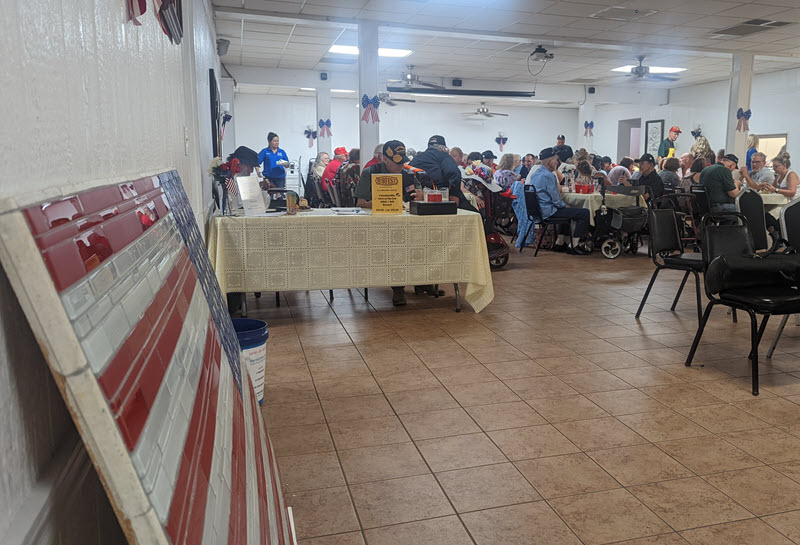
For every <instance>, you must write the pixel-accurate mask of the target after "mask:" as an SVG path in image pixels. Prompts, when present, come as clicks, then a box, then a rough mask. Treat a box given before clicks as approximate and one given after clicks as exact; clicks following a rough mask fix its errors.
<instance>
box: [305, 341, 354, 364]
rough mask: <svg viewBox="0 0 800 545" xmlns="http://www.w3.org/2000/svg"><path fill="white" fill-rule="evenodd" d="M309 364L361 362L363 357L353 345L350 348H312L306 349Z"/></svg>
mask: <svg viewBox="0 0 800 545" xmlns="http://www.w3.org/2000/svg"><path fill="white" fill-rule="evenodd" d="M304 352H305V356H306V360H308V361H309V362H313V363H317V362H325V361H347V360H360V359H361V355H360V354H359V353H358V350H356V347H355V346H353V345H352V344H351V345H349V346H310V347H308V348H306V349H304Z"/></svg>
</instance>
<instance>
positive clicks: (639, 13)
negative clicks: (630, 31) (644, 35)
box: [589, 7, 658, 22]
mask: <svg viewBox="0 0 800 545" xmlns="http://www.w3.org/2000/svg"><path fill="white" fill-rule="evenodd" d="M654 13H658V11H656V10H654V9H630V8H620V7H610V8H605V9H601V10H600V11H598V12H596V13H593V14H591V15H590V16H589V17H592V18H594V19H608V20H611V21H627V22H632V21H638V20H639V19H641V18H642V17H647V16H648V15H653V14H654Z"/></svg>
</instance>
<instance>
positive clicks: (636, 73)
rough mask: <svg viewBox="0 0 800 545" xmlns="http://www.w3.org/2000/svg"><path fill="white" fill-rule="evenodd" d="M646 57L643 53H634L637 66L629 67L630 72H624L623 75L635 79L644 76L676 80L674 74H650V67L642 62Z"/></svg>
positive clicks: (659, 79)
mask: <svg viewBox="0 0 800 545" xmlns="http://www.w3.org/2000/svg"><path fill="white" fill-rule="evenodd" d="M645 58H646V57H645V56H644V55H636V60H637V61H639V66H634V67H633V68H631V73H630V74H625V77H628V78H636V79H637V80H642V79H644V78H648V79H651V80H655V81H677V79H678V78H677V77H676V76H668V75H665V74H651V73H650V67H649V66H644V65H643V64H642V63H643V62H644V59H645Z"/></svg>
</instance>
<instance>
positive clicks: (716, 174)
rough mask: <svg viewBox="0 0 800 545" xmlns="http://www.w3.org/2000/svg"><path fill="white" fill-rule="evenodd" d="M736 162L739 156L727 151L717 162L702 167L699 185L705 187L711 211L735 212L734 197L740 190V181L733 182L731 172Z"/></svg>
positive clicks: (737, 162)
mask: <svg viewBox="0 0 800 545" xmlns="http://www.w3.org/2000/svg"><path fill="white" fill-rule="evenodd" d="M738 164H739V158H738V157H736V156H735V155H734V154H732V153H729V154H727V155H724V156H723V157H722V159H721V160H720V162H719V163H715V164H713V165H711V166H710V167H706V168H704V169H703V172H701V173H700V185H702V186H704V187H705V188H706V195H708V202H709V203H710V204H711V210H712V211H713V212H736V204H735V199H736V195H738V194H739V191H741V183H742V182H741V180H739V181H736V182H734V181H733V174H732V172H733V171H734V170H736V168H737V167H738Z"/></svg>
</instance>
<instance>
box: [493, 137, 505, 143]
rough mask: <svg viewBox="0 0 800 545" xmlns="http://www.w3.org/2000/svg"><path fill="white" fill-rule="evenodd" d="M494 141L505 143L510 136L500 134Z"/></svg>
mask: <svg viewBox="0 0 800 545" xmlns="http://www.w3.org/2000/svg"><path fill="white" fill-rule="evenodd" d="M494 141H495V142H497V143H498V144H505V143H506V142H508V137H507V136H502V137H501V136H498V137H497V138H495V139H494Z"/></svg>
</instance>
